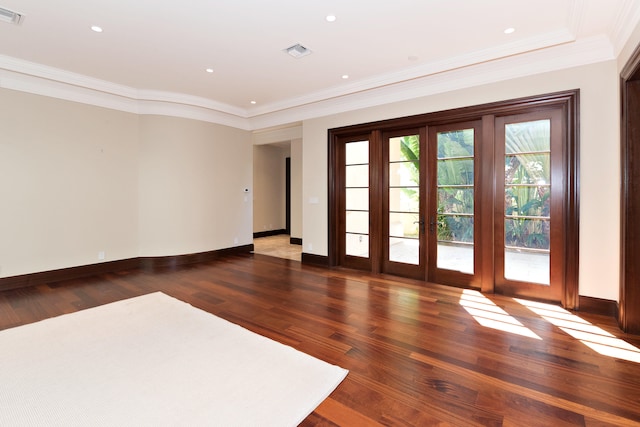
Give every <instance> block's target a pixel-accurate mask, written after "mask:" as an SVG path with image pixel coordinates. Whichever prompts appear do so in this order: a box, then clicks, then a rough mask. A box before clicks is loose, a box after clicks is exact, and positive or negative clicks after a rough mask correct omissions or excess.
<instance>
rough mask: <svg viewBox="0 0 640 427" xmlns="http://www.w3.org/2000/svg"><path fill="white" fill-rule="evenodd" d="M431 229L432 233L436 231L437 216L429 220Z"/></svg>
mask: <svg viewBox="0 0 640 427" xmlns="http://www.w3.org/2000/svg"><path fill="white" fill-rule="evenodd" d="M429 231H430V232H431V233H433V232H435V231H436V219H435V217H431V220H430V221H429Z"/></svg>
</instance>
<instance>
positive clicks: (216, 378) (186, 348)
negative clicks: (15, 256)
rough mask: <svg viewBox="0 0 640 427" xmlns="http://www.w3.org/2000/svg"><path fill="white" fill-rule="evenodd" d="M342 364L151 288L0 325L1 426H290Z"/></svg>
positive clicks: (319, 397) (330, 385)
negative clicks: (22, 322)
mask: <svg viewBox="0 0 640 427" xmlns="http://www.w3.org/2000/svg"><path fill="white" fill-rule="evenodd" d="M346 375H347V371H346V370H344V369H342V368H339V367H337V366H334V365H330V364H328V363H325V362H323V361H321V360H318V359H316V358H314V357H311V356H309V355H307V354H304V353H301V352H299V351H297V350H295V349H293V348H291V347H288V346H285V345H282V344H280V343H278V342H275V341H272V340H270V339H268V338H265V337H263V336H260V335H257V334H255V333H253V332H251V331H248V330H246V329H244V328H242V327H240V326H238V325H235V324H233V323H230V322H227V321H226V320H223V319H220V318H218V317H216V316H214V315H212V314H209V313H207V312H205V311H202V310H199V309H197V308H194V307H192V306H191V305H189V304H186V303H184V302H182V301H179V300H177V299H174V298H172V297H169V296H167V295H165V294H163V293H160V292H157V293H154V294H150V295H145V296H141V297H137V298H132V299H129V300H124V301H119V302H115V303H112V304H107V305H103V306H100V307H96V308H92V309H89V310H83V311H80V312H77V313H72V314H67V315H64V316H60V317H55V318H52V319H47V320H43V321H41V322H37V323H34V324H30V325H25V326H20V327H17V328H13V329H8V330H5V331H1V332H0V426H26V425H29V426H40V425H42V426H76V425H81V426H202V425H206V426H294V425H297V424H299V423H300V422H301V421H302V420H304V418H306V416H307V415H309V414H310V413H311V412H312V411H313V410H314V409H315V408H316V406H318V405H319V404H320V403H321V402H322V401H323V400H324V399H325V398H326V397H327V396H328V395H329V394H330V393H331V392H332V391H333V390H334V389H335V388H336V387H337V386H338V384H340V382H341V381H342V380H343V379H344V377H345V376H346Z"/></svg>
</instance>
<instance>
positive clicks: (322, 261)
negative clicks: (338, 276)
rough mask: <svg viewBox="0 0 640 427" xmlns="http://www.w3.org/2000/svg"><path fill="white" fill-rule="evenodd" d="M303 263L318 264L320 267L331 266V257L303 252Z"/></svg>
mask: <svg viewBox="0 0 640 427" xmlns="http://www.w3.org/2000/svg"><path fill="white" fill-rule="evenodd" d="M302 263H303V264H309V265H317V266H318V267H329V257H328V256H323V255H315V254H307V253H304V252H302Z"/></svg>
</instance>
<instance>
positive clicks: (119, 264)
mask: <svg viewBox="0 0 640 427" xmlns="http://www.w3.org/2000/svg"><path fill="white" fill-rule="evenodd" d="M300 240H302V239H300ZM292 244H293V243H292ZM253 249H254V247H253V244H250V245H243V246H236V247H232V248H225V249H219V250H214V251H207V252H199V253H194V254H185V255H174V256H158V257H140V258H130V259H123V260H118V261H108V262H102V263H98V264H90V265H82V266H78V267H69V268H63V269H59V270H50V271H42V272H38V273H31V274H23V275H20V276H12V277H5V278H0V291H6V290H9V289H17V288H26V287H29V286H37V285H43V284H46V283H55V282H61V281H63V280H72V279H81V278H83V277H89V276H94V275H99V274H106V273H116V272H118V271H123V270H131V269H135V268H140V269H144V270H155V269H163V268H176V267H179V266H183V265H189V264H198V263H203V262H208V261H213V260H216V259H218V258H220V257H223V256H225V255H233V254H248V253H251V252H252V251H253ZM302 264H308V265H314V266H318V267H326V268H328V267H329V257H327V256H323V255H315V254H309V253H304V252H303V253H302ZM580 311H581V312H585V313H591V314H602V315H605V316H610V317H614V318H616V319H617V318H618V303H617V302H616V301H611V300H605V299H600V298H593V297H585V296H581V297H580Z"/></svg>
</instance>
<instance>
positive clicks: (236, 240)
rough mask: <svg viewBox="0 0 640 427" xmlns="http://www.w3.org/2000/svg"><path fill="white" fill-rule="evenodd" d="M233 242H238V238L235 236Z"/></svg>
mask: <svg viewBox="0 0 640 427" xmlns="http://www.w3.org/2000/svg"><path fill="white" fill-rule="evenodd" d="M233 244H234V245H237V244H238V238H237V237H235V238H234V239H233Z"/></svg>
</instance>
